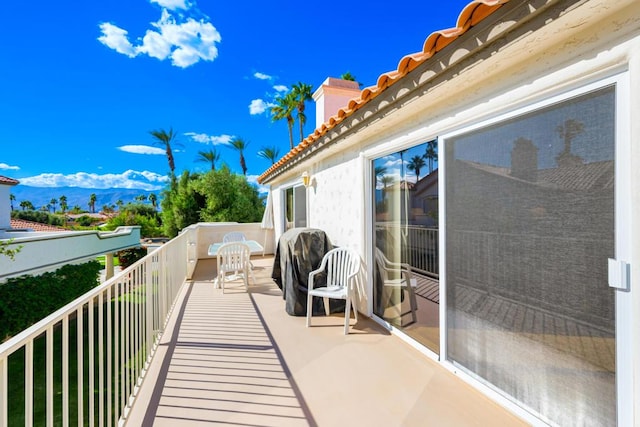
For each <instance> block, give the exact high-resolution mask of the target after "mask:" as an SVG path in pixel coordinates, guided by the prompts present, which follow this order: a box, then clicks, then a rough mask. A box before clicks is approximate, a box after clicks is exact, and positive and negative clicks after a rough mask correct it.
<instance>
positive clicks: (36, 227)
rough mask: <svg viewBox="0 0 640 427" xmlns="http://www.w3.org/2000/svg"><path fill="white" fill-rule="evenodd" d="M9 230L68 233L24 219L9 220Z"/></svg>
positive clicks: (52, 226) (61, 229) (62, 229)
mask: <svg viewBox="0 0 640 427" xmlns="http://www.w3.org/2000/svg"><path fill="white" fill-rule="evenodd" d="M11 228H14V229H22V228H29V229H31V230H33V231H69V230H67V229H65V228H62V227H56V226H54V225H49V224H41V223H39V222H33V221H27V220H24V219H15V218H11Z"/></svg>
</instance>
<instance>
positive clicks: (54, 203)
mask: <svg viewBox="0 0 640 427" xmlns="http://www.w3.org/2000/svg"><path fill="white" fill-rule="evenodd" d="M49 203H50V204H51V206H52V207H53V213H55V212H56V205H57V204H58V199H56V198H53V199H51V201H50V202H49Z"/></svg>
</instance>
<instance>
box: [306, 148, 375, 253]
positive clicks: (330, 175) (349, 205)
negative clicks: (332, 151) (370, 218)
mask: <svg viewBox="0 0 640 427" xmlns="http://www.w3.org/2000/svg"><path fill="white" fill-rule="evenodd" d="M315 169H317V172H313V174H312V176H313V178H314V179H315V182H314V186H312V187H309V190H308V192H307V198H308V203H309V205H308V207H309V210H308V214H309V225H310V227H313V228H319V229H321V230H324V231H325V232H326V233H327V235H328V236H329V238H330V239H331V242H332V243H333V244H334V245H337V246H347V247H350V248H353V249H355V250H357V251H358V252H359V253H361V254H362V253H363V252H364V248H363V247H362V242H363V238H364V237H363V224H364V222H365V219H364V217H363V215H364V212H363V207H364V203H363V200H364V194H363V186H362V179H363V176H362V166H361V161H360V158H359V157H358V153H357V152H355V151H347V152H346V153H338V154H336V155H334V156H332V157H330V158H328V159H326V160H324V161H322V162H320V163H319V164H317V165H315Z"/></svg>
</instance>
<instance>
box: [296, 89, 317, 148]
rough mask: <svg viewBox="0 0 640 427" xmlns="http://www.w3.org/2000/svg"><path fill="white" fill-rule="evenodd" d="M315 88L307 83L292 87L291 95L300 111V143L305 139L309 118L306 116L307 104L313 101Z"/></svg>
mask: <svg viewBox="0 0 640 427" xmlns="http://www.w3.org/2000/svg"><path fill="white" fill-rule="evenodd" d="M312 89H313V86H311V85H308V84H306V83H302V82H298V83H296V84H294V85H293V86H292V89H291V93H292V94H293V97H294V98H295V100H296V109H297V110H298V123H299V124H300V142H302V140H303V139H304V125H305V123H306V122H307V116H306V115H305V114H304V109H305V103H306V102H307V101H311V100H312V98H311V90H312Z"/></svg>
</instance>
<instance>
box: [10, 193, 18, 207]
mask: <svg viewBox="0 0 640 427" xmlns="http://www.w3.org/2000/svg"><path fill="white" fill-rule="evenodd" d="M15 201H16V195H15V194H9V203H11V210H12V211H13V202H15Z"/></svg>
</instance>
